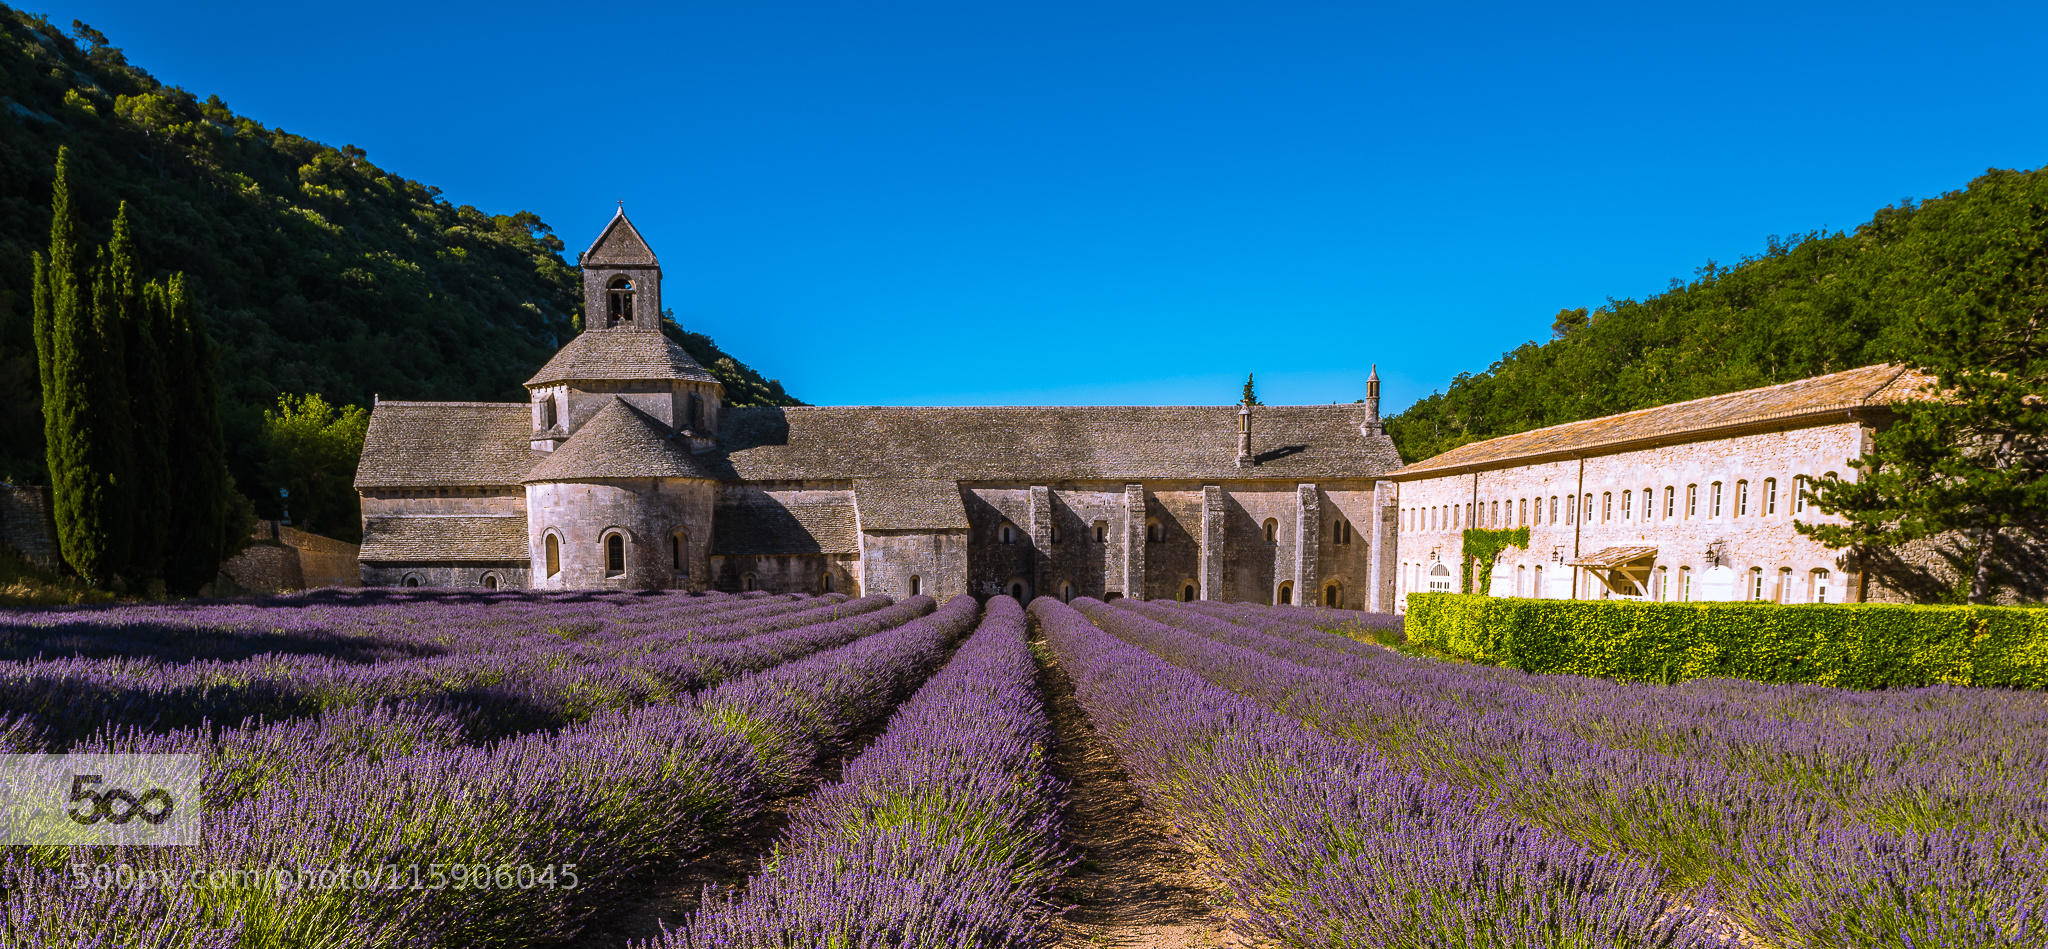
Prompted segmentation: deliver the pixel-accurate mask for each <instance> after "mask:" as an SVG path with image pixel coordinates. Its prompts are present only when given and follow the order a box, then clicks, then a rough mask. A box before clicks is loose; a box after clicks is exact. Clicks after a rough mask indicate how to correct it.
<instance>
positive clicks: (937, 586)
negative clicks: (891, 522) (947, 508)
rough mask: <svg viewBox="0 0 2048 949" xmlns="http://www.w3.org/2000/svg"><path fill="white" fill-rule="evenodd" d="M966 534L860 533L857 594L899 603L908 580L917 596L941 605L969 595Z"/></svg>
mask: <svg viewBox="0 0 2048 949" xmlns="http://www.w3.org/2000/svg"><path fill="white" fill-rule="evenodd" d="M967 533H968V532H967V531H962V530H948V531H863V532H862V533H861V559H860V566H861V590H862V591H864V593H865V594H866V595H868V596H890V597H896V598H897V599H902V598H903V597H906V596H909V595H910V587H911V583H910V579H911V578H912V577H916V578H917V579H918V581H919V582H918V592H919V593H921V594H923V595H925V596H929V597H932V598H933V599H936V600H938V601H939V602H941V603H944V602H946V601H947V600H948V599H951V598H953V597H955V596H959V595H960V594H962V593H967V592H969V590H968V579H967Z"/></svg>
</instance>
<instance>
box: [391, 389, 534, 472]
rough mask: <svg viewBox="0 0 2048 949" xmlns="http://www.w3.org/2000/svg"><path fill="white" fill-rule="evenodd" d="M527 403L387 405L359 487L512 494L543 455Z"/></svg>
mask: <svg viewBox="0 0 2048 949" xmlns="http://www.w3.org/2000/svg"><path fill="white" fill-rule="evenodd" d="M532 428H533V409H532V407H531V406H528V405H527V404H526V403H524V402H379V403H377V405H376V407H375V408H373V409H372V410H371V411H370V430H369V432H368V434H367V435H366V436H365V437H364V439H363V454H362V460H361V462H360V463H359V464H358V465H357V466H356V487H357V488H426V487H452V488H462V487H510V486H516V485H517V484H519V481H520V479H521V478H524V477H525V476H526V472H527V471H528V470H529V469H531V468H532V467H533V465H534V463H535V462H536V461H538V460H540V458H541V457H543V453H541V452H536V451H533V450H531V449H530V448H528V447H527V444H528V440H529V439H530V438H531V437H532Z"/></svg>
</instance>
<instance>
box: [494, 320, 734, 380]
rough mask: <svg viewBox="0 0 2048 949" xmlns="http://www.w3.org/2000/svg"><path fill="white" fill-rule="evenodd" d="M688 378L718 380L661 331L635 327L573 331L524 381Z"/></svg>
mask: <svg viewBox="0 0 2048 949" xmlns="http://www.w3.org/2000/svg"><path fill="white" fill-rule="evenodd" d="M641 379H689V380H693V381H696V382H716V381H718V380H717V379H716V378H715V377H713V376H712V375H711V373H709V372H706V371H705V369H704V367H703V366H700V365H698V364H697V360H695V359H692V358H690V354H689V353H686V352H684V351H683V348H682V347H681V346H678V345H676V344H675V343H673V342H671V341H669V338H668V337H667V336H665V335H663V334H661V333H656V332H650V331H647V330H637V329H631V330H629V329H589V330H584V331H583V332H582V333H579V334H577V336H576V338H575V339H572V340H570V341H569V343H568V345H566V346H563V347H562V348H561V349H560V350H559V351H557V352H556V353H555V355H554V358H552V359H549V360H548V363H547V365H545V366H542V367H540V371H539V372H537V373H534V374H533V378H531V379H528V380H526V384H527V385H529V386H551V385H555V384H556V383H561V382H603V381H631V380H641Z"/></svg>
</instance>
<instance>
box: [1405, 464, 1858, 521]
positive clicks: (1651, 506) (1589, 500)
mask: <svg viewBox="0 0 2048 949" xmlns="http://www.w3.org/2000/svg"><path fill="white" fill-rule="evenodd" d="M1826 477H1829V478H1832V477H1835V473H1834V472H1832V471H1830V472H1828V473H1827V475H1826ZM1807 481H1808V479H1807V477H1806V476H1805V475H1798V476H1795V477H1794V478H1793V479H1792V492H1791V508H1792V513H1793V514H1794V515H1795V516H1796V515H1799V514H1804V513H1806V492H1805V488H1806V485H1807ZM1636 497H1637V492H1636V491H1634V490H1626V491H1622V492H1621V493H1620V496H1619V500H1620V502H1621V504H1620V512H1621V517H1620V518H1619V519H1620V520H1624V521H1626V520H1632V519H1641V520H1650V519H1652V518H1655V517H1657V511H1658V507H1659V505H1658V503H1657V501H1658V493H1657V489H1656V488H1654V487H1646V488H1643V489H1642V492H1641V497H1642V504H1641V517H1640V518H1637V504H1636ZM1662 498H1663V504H1662V508H1663V517H1664V519H1666V520H1671V519H1676V518H1679V517H1680V516H1681V515H1680V513H1679V512H1680V510H1681V508H1680V504H1679V502H1680V494H1679V490H1678V486H1677V485H1665V486H1664V490H1663V495H1662ZM1683 499H1684V507H1683V511H1684V514H1683V515H1682V516H1683V517H1684V518H1686V519H1688V520H1690V519H1695V518H1699V517H1701V516H1702V515H1701V511H1702V509H1704V510H1705V512H1706V513H1705V515H1704V516H1706V517H1708V518H1718V517H1721V516H1722V515H1723V514H1724V513H1728V512H1731V511H1732V512H1733V514H1734V516H1736V517H1749V516H1750V515H1751V512H1752V511H1754V512H1755V514H1756V515H1757V516H1760V517H1774V516H1776V515H1777V513H1778V508H1779V503H1780V502H1779V499H1778V479H1776V478H1765V479H1764V480H1763V483H1762V484H1761V485H1760V486H1757V487H1756V488H1755V490H1754V492H1752V486H1751V485H1750V483H1749V482H1748V481H1747V480H1742V481H1737V482H1735V486H1734V488H1733V489H1732V490H1731V489H1727V488H1726V486H1725V485H1724V484H1723V483H1722V482H1719V481H1716V482H1713V483H1711V484H1708V485H1706V490H1705V491H1704V492H1702V491H1701V486H1700V485H1698V484H1688V485H1686V486H1685V493H1684V495H1683ZM1547 501H1548V503H1545V502H1546V499H1545V498H1513V499H1507V500H1500V501H1484V502H1480V503H1477V504H1443V505H1436V506H1432V507H1411V508H1407V509H1405V510H1403V511H1402V522H1401V526H1402V529H1404V530H1410V531H1436V530H1455V529H1457V528H1459V527H1474V528H1490V529H1498V528H1508V527H1530V526H1539V527H1540V526H1542V525H1543V524H1544V523H1545V515H1546V513H1547V514H1548V518H1549V520H1548V523H1551V524H1558V523H1564V524H1573V523H1577V522H1578V520H1579V519H1580V518H1584V519H1585V522H1586V523H1588V524H1591V523H1595V512H1596V511H1597V512H1598V522H1599V523H1603V524H1604V523H1607V522H1609V521H1613V520H1616V517H1615V510H1616V508H1615V501H1616V494H1615V492H1613V491H1603V492H1601V493H1600V503H1599V506H1598V507H1597V508H1596V507H1595V506H1594V503H1593V495H1592V494H1591V493H1588V494H1586V495H1585V496H1584V497H1583V498H1582V499H1580V503H1578V504H1573V503H1572V499H1571V498H1570V497H1563V498H1560V497H1558V496H1556V495H1552V496H1551V497H1549V498H1548V499H1547ZM1560 519H1561V520H1560Z"/></svg>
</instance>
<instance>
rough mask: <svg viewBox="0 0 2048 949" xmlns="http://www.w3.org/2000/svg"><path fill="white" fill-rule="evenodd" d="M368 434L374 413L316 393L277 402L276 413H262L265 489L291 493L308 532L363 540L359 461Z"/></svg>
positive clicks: (299, 521) (296, 516) (297, 516)
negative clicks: (267, 461) (266, 460)
mask: <svg viewBox="0 0 2048 949" xmlns="http://www.w3.org/2000/svg"><path fill="white" fill-rule="evenodd" d="M369 430H370V413H369V411H368V410H367V409H364V408H363V407H362V406H360V405H335V404H332V403H330V402H328V401H327V398H326V397H325V396H322V395H321V394H319V393H317V392H314V393H308V394H306V395H289V394H287V395H280V396H278V397H277V406H276V408H272V409H267V410H265V411H264V413H263V448H264V456H265V457H266V458H269V459H270V465H271V467H270V471H269V480H267V481H266V482H265V483H264V484H263V485H262V489H263V490H266V491H272V492H274V491H276V490H279V489H282V490H288V491H290V492H291V496H290V504H289V505H288V506H289V507H290V509H291V512H292V518H293V520H294V521H295V522H296V523H297V524H299V525H301V526H303V527H304V528H305V529H306V530H309V531H312V532H314V533H316V534H325V535H327V536H330V537H339V538H341V539H343V540H349V541H355V540H360V539H361V538H362V536H363V525H362V521H361V516H360V514H359V513H358V509H357V506H356V493H355V477H356V461H357V460H358V459H359V458H361V457H362V454H363V437H364V436H365V435H366V434H368V432H369ZM273 486H275V487H273Z"/></svg>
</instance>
